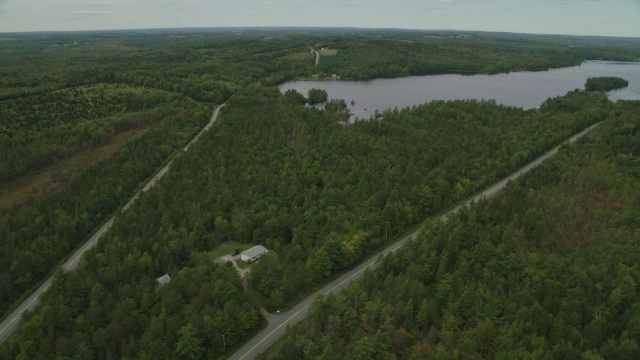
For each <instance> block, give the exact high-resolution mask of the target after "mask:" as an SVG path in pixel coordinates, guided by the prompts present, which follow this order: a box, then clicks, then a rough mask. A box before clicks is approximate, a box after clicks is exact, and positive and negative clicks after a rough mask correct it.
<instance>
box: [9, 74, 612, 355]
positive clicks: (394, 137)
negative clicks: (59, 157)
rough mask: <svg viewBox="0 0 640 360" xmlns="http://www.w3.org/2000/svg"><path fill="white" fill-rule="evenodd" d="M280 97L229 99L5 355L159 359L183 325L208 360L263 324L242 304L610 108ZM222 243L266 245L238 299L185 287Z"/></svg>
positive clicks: (449, 200)
mask: <svg viewBox="0 0 640 360" xmlns="http://www.w3.org/2000/svg"><path fill="white" fill-rule="evenodd" d="M291 98H292V97H291V96H284V95H282V94H280V93H279V92H278V91H277V89H275V88H265V87H252V88H248V89H246V90H243V91H240V92H238V93H236V94H235V95H234V96H233V97H232V98H231V99H230V100H229V101H228V103H227V105H226V106H225V107H224V108H223V113H222V115H221V118H220V120H219V122H218V123H216V124H215V125H214V127H213V128H212V129H211V131H210V132H208V133H206V134H205V135H203V136H204V138H203V140H202V141H201V142H199V143H198V144H196V146H194V147H193V148H192V149H191V151H189V152H188V153H185V154H184V155H183V156H181V157H179V158H177V159H176V161H175V162H174V165H173V167H172V171H171V172H170V173H169V174H167V176H166V178H164V179H163V181H161V182H160V183H159V184H158V186H157V187H156V189H155V190H154V191H152V192H149V193H146V194H145V195H143V196H142V198H141V199H140V200H139V202H137V203H136V204H135V205H134V206H133V207H132V208H131V209H130V210H129V211H128V212H127V213H125V214H123V215H122V216H121V217H119V218H118V220H117V221H116V223H114V225H113V227H112V229H111V231H110V232H109V233H108V234H107V235H106V237H105V238H104V239H103V240H102V241H101V242H100V244H99V245H98V247H97V249H96V250H95V251H92V252H90V253H89V254H88V255H87V256H86V258H85V259H84V260H83V261H82V264H81V266H80V268H79V270H78V271H77V272H74V273H71V274H66V275H64V276H63V277H62V278H59V279H58V280H57V283H60V284H61V285H54V290H52V291H51V294H49V295H47V296H46V297H45V299H44V300H43V305H42V307H41V309H40V310H38V311H37V312H36V313H35V314H33V315H32V316H30V318H29V319H28V320H27V322H26V324H25V325H24V328H25V330H24V331H21V332H20V333H19V334H18V335H17V337H16V339H15V341H13V342H11V343H10V344H9V345H8V346H6V347H3V348H2V349H3V350H2V351H5V352H6V353H7V354H10V355H11V356H18V354H20V356H23V357H26V358H31V357H34V356H36V354H38V356H40V357H42V358H48V357H64V356H73V355H74V353H75V352H76V351H77V348H71V347H59V346H58V344H71V343H72V344H79V343H84V344H86V345H87V348H88V349H91V352H90V354H92V355H93V356H94V357H108V356H113V357H117V358H119V357H134V356H143V357H151V358H170V357H171V356H172V354H173V353H174V352H175V351H178V349H177V347H178V346H179V345H178V344H179V343H180V340H179V339H180V338H181V335H179V334H182V332H184V331H188V332H190V334H191V335H190V336H192V337H193V338H194V339H195V340H193V341H194V342H196V343H198V344H200V345H201V347H199V349H200V351H198V352H197V354H198V356H197V357H203V358H211V357H215V356H219V355H221V354H224V353H225V350H227V349H226V346H229V347H233V346H234V345H237V344H240V343H241V342H243V341H244V339H246V337H247V336H248V335H249V334H251V333H252V332H253V331H255V329H256V328H257V327H258V326H259V325H260V324H261V320H260V317H259V316H258V311H257V310H256V308H255V307H254V306H253V305H250V304H251V302H250V296H249V295H251V294H253V295H254V296H256V299H255V300H257V301H258V303H262V304H264V305H265V306H267V308H269V309H277V308H278V307H281V306H284V305H285V304H287V303H289V302H291V301H293V300H295V299H296V297H297V296H299V295H300V294H302V293H304V292H305V291H307V290H310V289H311V288H312V287H313V286H315V284H319V283H321V282H322V281H324V280H325V279H326V278H327V277H329V276H331V275H332V274H334V273H336V272H339V271H342V270H344V269H346V268H348V267H350V266H352V265H353V264H355V263H357V262H358V261H360V260H361V259H362V258H363V257H364V256H365V255H366V254H367V253H368V252H371V251H373V250H375V249H378V248H380V247H381V246H382V245H383V244H384V243H385V241H386V239H387V238H389V239H391V238H393V237H394V236H395V235H396V234H398V233H399V232H401V231H404V230H406V229H407V228H408V227H410V226H412V225H414V224H416V223H418V222H420V221H421V220H422V219H424V218H425V217H426V216H428V215H431V214H434V213H437V212H439V211H441V210H442V209H444V208H446V207H447V206H449V205H451V204H453V203H454V202H456V201H459V200H461V199H463V198H464V197H466V196H468V195H469V194H472V193H474V192H475V191H477V190H479V189H480V188H482V187H485V186H487V185H488V184H489V183H491V182H493V181H495V180H496V179H497V178H499V177H500V176H502V175H504V174H506V173H508V172H510V171H513V170H514V169H515V168H517V167H518V166H521V165H522V164H524V163H525V162H527V161H528V160H531V159H532V158H534V157H536V156H537V155H539V154H540V153H542V152H544V151H546V150H547V149H548V148H550V147H552V146H553V145H554V144H556V143H558V142H560V141H561V140H563V139H565V138H567V137H568V136H569V135H571V134H573V133H575V132H577V131H579V130H580V129H582V128H585V127H587V126H588V125H590V124H592V123H595V122H597V121H600V120H601V119H604V118H606V117H607V116H608V113H609V111H610V108H611V103H610V102H609V101H608V100H607V99H606V97H605V96H604V95H603V94H591V93H587V92H573V93H569V94H567V95H566V96H564V97H561V98H557V99H553V100H550V101H548V102H547V103H546V104H545V105H544V107H543V108H542V109H541V110H540V111H523V110H521V109H515V108H510V107H505V106H500V105H497V104H495V103H494V102H480V101H456V102H433V103H430V104H426V105H423V106H419V107H415V108H413V109H404V110H399V111H389V112H385V113H384V114H383V118H382V119H379V120H372V121H362V122H358V123H355V124H344V123H343V122H341V121H339V120H340V119H341V116H340V114H336V113H332V112H330V111H319V110H316V109H313V108H307V107H304V106H303V105H301V104H300V103H299V102H297V101H291ZM294 98H295V97H294ZM505 144H508V146H507V145H505ZM228 240H235V241H240V242H244V243H247V244H264V245H266V246H267V247H268V248H270V249H271V250H272V251H271V253H270V255H269V256H267V257H266V258H263V259H261V261H259V262H258V263H256V264H254V265H253V266H252V268H251V273H250V276H249V285H250V289H251V292H250V294H242V293H238V291H236V290H231V287H232V284H233V282H228V281H226V280H215V281H214V280H210V281H214V282H215V285H214V286H213V288H212V287H209V286H202V287H198V290H197V291H195V290H189V289H190V288H189V286H193V284H192V285H189V284H190V283H192V282H199V281H200V280H193V279H189V278H188V277H187V276H189V275H188V274H192V273H195V274H201V275H198V276H205V275H204V274H206V273H210V272H212V271H222V270H220V269H219V268H220V267H223V266H222V265H213V264H212V263H213V260H214V259H213V258H212V257H211V256H210V255H209V251H211V250H212V249H215V247H216V246H217V245H220V244H221V243H223V242H225V241H228ZM227 269H228V271H229V274H231V273H233V271H232V270H231V268H227ZM225 271H226V270H225ZM164 273H168V274H170V275H171V276H172V277H173V278H177V279H183V280H177V284H174V283H173V282H172V283H171V284H170V285H168V286H166V289H165V288H162V289H161V290H159V289H157V287H156V285H155V283H154V281H153V279H154V278H156V277H158V276H160V275H162V274H164ZM183 276H184V277H183ZM194 276H195V275H194ZM229 276H230V275H229ZM212 279H213V278H212ZM202 281H203V282H206V281H209V280H206V278H205V279H203V280H202ZM236 281H238V280H236ZM238 283H239V281H238ZM98 284H99V285H98ZM181 284H182V285H181ZM96 287H98V289H96ZM234 291H235V292H234ZM177 294H181V295H179V296H178V295H177ZM222 294H228V296H227V295H224V296H222ZM220 296H222V299H221V300H220V301H218V302H215V303H211V302H210V299H212V297H213V298H217V297H220ZM69 304H73V305H72V306H70V307H69ZM203 304H209V305H206V306H205V305H203ZM202 306H204V309H205V310H202V309H203V307H202ZM234 309H235V310H234ZM131 314H135V315H131ZM229 316H230V317H231V318H234V319H235V321H234V322H229V320H228V319H227V317H229ZM132 319H135V326H134V325H132V323H131V322H132V321H133V320H132ZM56 324H65V325H64V326H60V325H56ZM162 324H164V325H162ZM52 327H53V328H55V329H56V330H55V331H46V329H51V328H52ZM27 329H30V330H27ZM124 329H128V330H127V331H124ZM181 329H183V330H181ZM184 329H189V330H184ZM36 334H38V335H36ZM221 334H225V343H223V344H221V343H220V340H221V339H220V338H219V337H220V336H221ZM156 342H162V344H163V345H162V346H159V345H158V344H157V343H156ZM221 345H222V348H221ZM85 350H86V349H85Z"/></svg>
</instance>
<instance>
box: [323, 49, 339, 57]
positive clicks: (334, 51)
mask: <svg viewBox="0 0 640 360" xmlns="http://www.w3.org/2000/svg"><path fill="white" fill-rule="evenodd" d="M320 55H322V56H334V55H338V49H324V50H320Z"/></svg>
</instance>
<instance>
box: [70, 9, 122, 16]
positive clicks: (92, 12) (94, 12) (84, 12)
mask: <svg viewBox="0 0 640 360" xmlns="http://www.w3.org/2000/svg"><path fill="white" fill-rule="evenodd" d="M113 13H114V12H113V11H101V10H78V11H74V12H73V14H74V15H87V16H98V15H109V14H113Z"/></svg>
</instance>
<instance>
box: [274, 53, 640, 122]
mask: <svg viewBox="0 0 640 360" xmlns="http://www.w3.org/2000/svg"><path fill="white" fill-rule="evenodd" d="M595 76H618V77H621V78H624V79H627V80H628V81H629V87H627V88H625V89H621V90H616V91H612V92H610V93H609V94H608V95H609V98H610V99H611V100H613V101H616V100H621V99H624V100H640V63H619V62H608V61H587V62H584V63H582V64H581V65H580V66H575V67H569V68H561V69H552V70H548V71H524V72H512V73H508V74H496V75H471V76H469V75H456V74H451V75H428V76H410V77H404V78H396V79H375V80H370V81H345V80H332V81H289V82H286V83H284V84H282V85H280V87H279V88H280V91H282V92H284V91H286V90H288V89H295V90H297V91H298V92H300V93H302V94H304V95H305V96H306V94H307V91H309V89H311V88H318V89H324V90H326V91H327V92H328V93H329V98H331V99H344V100H346V101H347V103H348V104H349V103H350V102H351V101H352V100H353V101H354V102H355V105H353V106H351V105H350V104H349V106H350V110H351V113H352V114H354V116H357V117H364V118H368V117H369V116H371V115H373V114H374V112H375V110H376V109H377V110H379V111H383V110H386V109H392V108H394V107H398V108H403V107H407V106H413V105H418V104H422V103H425V102H429V101H432V100H463V99H478V100H481V99H485V100H489V99H494V100H496V102H498V103H500V104H504V105H510V106H515V107H522V108H523V109H532V108H537V107H539V106H540V104H542V102H543V101H545V100H546V99H547V98H550V97H556V96H561V95H564V94H566V93H567V92H568V91H571V90H574V89H583V88H584V83H585V82H586V81H587V78H589V77H595Z"/></svg>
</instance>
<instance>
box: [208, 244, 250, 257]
mask: <svg viewBox="0 0 640 360" xmlns="http://www.w3.org/2000/svg"><path fill="white" fill-rule="evenodd" d="M251 246H253V245H250V244H241V243H239V242H236V241H228V242H225V243H223V244H220V246H218V247H216V248H215V249H213V250H211V251H210V252H209V257H211V258H213V259H217V258H219V257H221V256H225V255H229V254H232V253H233V251H234V250H236V249H239V250H240V251H245V250H247V249H248V248H250V247H251Z"/></svg>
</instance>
